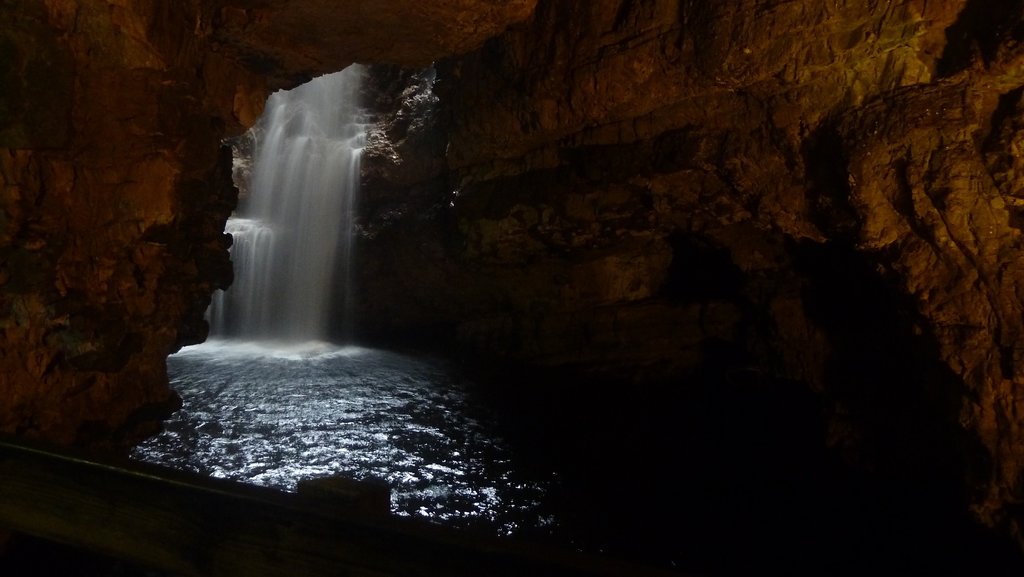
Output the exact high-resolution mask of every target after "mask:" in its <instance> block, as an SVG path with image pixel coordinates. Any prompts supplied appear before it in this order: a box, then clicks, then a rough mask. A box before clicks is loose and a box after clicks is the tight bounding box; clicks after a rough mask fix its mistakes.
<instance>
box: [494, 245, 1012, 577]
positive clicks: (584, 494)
mask: <svg viewBox="0 0 1024 577" xmlns="http://www.w3.org/2000/svg"><path fill="white" fill-rule="evenodd" d="M675 244H676V245H677V246H676V248H677V249H678V250H679V252H680V253H681V254H682V255H683V257H684V258H685V254H686V253H687V252H688V251H689V252H691V253H693V254H696V253H701V254H703V255H705V256H707V255H708V254H710V253H709V250H710V251H711V252H713V250H712V249H708V247H703V246H697V245H694V244H693V243H692V242H690V241H686V240H684V239H676V241H675ZM790 248H791V251H792V252H791V254H793V255H794V258H795V265H796V267H797V268H798V269H799V271H800V273H801V274H802V275H803V278H804V279H805V289H804V294H803V300H804V302H805V303H806V307H807V312H808V314H809V316H810V317H811V320H812V321H813V322H814V323H815V324H816V325H818V326H819V327H821V329H822V330H823V331H824V332H825V334H826V335H827V338H828V340H829V344H830V350H833V351H834V352H833V353H832V354H831V356H830V358H828V359H827V360H826V379H827V380H828V381H829V383H828V386H827V387H826V390H828V391H829V393H828V394H827V396H821V395H819V394H816V393H814V392H812V390H811V389H810V388H809V387H808V385H807V384H805V383H799V382H793V381H789V380H786V379H781V378H776V377H773V376H771V375H770V374H767V373H766V372H763V371H761V370H758V369H756V368H752V367H756V365H752V364H751V358H752V355H751V354H749V353H748V352H747V351H744V350H741V345H739V344H734V343H722V342H709V343H707V344H706V345H705V348H706V350H705V351H704V355H703V358H704V359H705V362H704V364H703V365H702V368H700V369H699V370H696V371H695V372H693V373H692V374H689V375H685V376H680V377H678V378H676V379H669V380H664V381H661V382H656V383H648V384H644V385H639V384H635V383H626V382H621V381H616V380H602V379H596V378H581V377H579V376H578V375H570V374H556V373H553V372H550V371H548V372H543V373H542V372H539V371H533V370H518V371H515V370H506V369H503V370H502V372H503V376H502V377H500V378H499V377H497V376H495V375H494V374H493V373H491V374H485V375H482V376H479V377H478V379H479V380H481V381H483V380H484V379H488V380H491V381H498V382H499V383H500V384H501V385H503V386H500V387H497V388H496V392H493V393H492V395H493V404H494V405H495V406H496V407H499V408H500V409H499V410H501V411H502V421H503V423H504V426H505V427H506V429H507V431H506V434H507V437H508V439H509V440H510V441H511V442H512V443H513V445H514V447H515V450H516V451H517V452H518V453H519V456H518V457H519V459H520V460H521V461H522V462H525V463H528V466H530V467H537V468H538V469H539V470H541V471H547V470H554V471H558V472H559V475H560V479H561V485H560V486H559V487H558V489H557V490H556V493H555V494H554V495H553V496H552V501H553V502H554V504H555V508H556V514H557V516H558V518H560V519H561V524H560V525H559V526H558V527H556V528H554V529H544V530H543V531H541V532H538V533H536V534H533V535H527V538H532V539H540V540H545V541H551V540H553V541H555V542H560V543H567V544H569V546H571V547H575V548H578V549H582V550H586V551H603V552H605V553H607V554H611V555H617V556H623V557H627V558H631V559H634V560H639V561H642V562H646V563H652V564H654V565H658V566H662V567H673V568H676V569H678V570H680V571H683V572H692V573H697V574H708V575H895V574H901V575H926V574H935V575H938V574H942V575H1020V574H1024V573H1022V572H1024V558H1022V556H1021V554H1020V552H1019V551H1018V550H1017V549H1016V547H1014V546H1013V544H1012V543H1011V542H1010V541H1009V540H1006V539H1004V538H1002V537H998V536H996V535H995V534H994V533H993V532H991V531H990V530H988V529H986V528H984V527H981V526H980V525H978V524H976V523H975V522H974V521H973V520H972V519H970V518H969V517H968V515H967V513H966V512H965V510H966V506H965V502H966V498H967V495H965V490H964V486H965V485H964V479H965V478H969V477H970V476H971V475H972V474H976V471H980V470H984V464H983V463H971V462H969V460H968V458H967V457H966V455H972V454H980V451H978V450H977V447H973V446H965V445H970V444H971V443H970V442H969V441H965V440H964V439H963V438H962V437H963V435H962V434H957V429H956V427H955V423H956V414H957V411H958V406H957V404H956V403H957V401H956V399H957V398H958V395H959V394H960V392H959V391H958V386H959V384H958V381H957V380H956V379H955V378H954V377H953V376H952V375H951V374H949V371H948V369H946V368H944V367H941V366H938V363H936V362H935V361H934V359H935V358H937V355H936V353H935V352H934V346H935V344H934V342H933V340H932V339H930V338H929V336H928V335H927V334H921V333H920V331H919V330H916V329H915V327H914V319H913V317H912V315H910V314H908V313H907V312H905V311H908V310H912V308H911V307H909V306H907V304H906V303H902V302H901V300H900V297H899V296H898V293H897V292H896V291H895V290H893V289H892V287H890V285H889V284H888V283H887V281H886V279H885V278H884V277H883V276H881V275H879V274H877V273H875V272H873V269H871V268H870V267H872V266H873V264H872V263H870V262H869V261H868V259H867V258H866V257H865V256H864V255H861V254H858V253H857V252H856V251H854V250H853V249H851V248H848V247H844V246H842V245H835V244H816V243H807V244H806V245H802V244H801V245H794V246H792V247H790ZM705 272H706V273H707V274H708V275H709V278H710V279H711V280H713V281H715V282H720V284H722V285H723V286H725V287H726V288H730V289H736V287H737V286H738V283H739V282H740V281H739V280H738V279H737V278H736V277H735V275H736V272H735V271H733V270H731V269H729V268H728V266H727V265H726V263H722V262H721V261H719V265H716V266H714V267H711V269H710V270H708V271H705ZM865 279H867V280H865ZM670 282H671V281H670ZM676 296H677V297H680V298H686V297H699V296H700V295H684V294H678V295H676ZM901 311H902V312H901ZM830 427H831V428H830ZM829 435H831V436H832V438H833V446H826V439H827V438H828V436H829Z"/></svg>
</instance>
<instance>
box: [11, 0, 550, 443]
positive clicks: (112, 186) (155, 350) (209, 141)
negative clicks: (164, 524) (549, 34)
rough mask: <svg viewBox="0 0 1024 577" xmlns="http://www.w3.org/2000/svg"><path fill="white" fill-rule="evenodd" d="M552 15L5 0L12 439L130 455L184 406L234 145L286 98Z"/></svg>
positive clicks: (222, 259)
mask: <svg viewBox="0 0 1024 577" xmlns="http://www.w3.org/2000/svg"><path fill="white" fill-rule="evenodd" d="M532 7H533V2H531V1H530V0H516V1H513V2H489V1H483V2H478V1H472V2H466V1H462V0H452V1H447V2H437V3H431V4H430V5H429V6H426V5H423V4H422V3H418V2H373V3H370V2H355V3H351V2H350V3H346V5H345V11H343V10H341V9H340V8H339V7H338V6H336V5H335V3H332V2H316V1H306V0H301V1H300V0H296V1H292V2H264V1H251V2H247V1H229V0H224V1H218V2H200V1H198V0H188V1H184V2H163V1H157V0H74V1H68V0H32V1H29V2H22V1H21V0H3V1H2V2H0V85H2V86H3V87H4V88H3V90H2V91H0V185H2V189H3V195H2V197H0V345H2V346H0V398H2V399H3V402H2V404H0V433H8V434H16V435H23V436H27V437H37V438H45V439H48V440H50V441H54V442H58V443H64V444H72V443H74V444H79V445H88V446H93V447H106V448H109V449H115V450H116V449H122V450H123V448H124V447H126V446H130V445H131V444H132V443H133V442H135V441H137V440H138V439H139V438H142V436H144V435H146V434H150V433H152V432H153V431H155V428H156V427H157V426H158V425H159V420H160V418H161V416H162V415H165V414H167V412H168V411H169V410H172V409H173V408H174V407H175V406H176V401H177V398H176V396H175V395H174V393H173V392H172V391H171V390H170V389H169V388H168V384H167V375H166V368H165V359H166V357H167V355H168V354H170V353H171V352H173V351H175V350H177V349H178V348H179V347H181V346H182V345H185V344H189V343H196V342H201V341H202V340H203V339H204V338H205V337H206V332H207V326H206V322H205V321H204V320H203V318H202V315H203V312H204V310H205V308H206V306H207V304H208V303H209V300H210V294H211V292H212V291H213V290H214V289H215V288H217V287H224V286H227V284H228V283H229V282H230V280H231V267H230V262H229V260H228V253H227V248H228V246H229V245H230V238H229V237H228V236H226V235H224V234H223V230H224V221H225V219H226V218H227V216H228V215H229V214H230V212H231V210H232V209H233V207H234V204H235V202H236V195H237V193H236V191H235V190H234V188H233V186H232V183H231V177H230V173H231V157H230V153H229V152H227V151H226V150H224V149H222V148H221V140H222V139H223V138H224V137H225V136H230V135H234V134H238V133H239V132H241V131H242V130H243V129H244V128H245V127H247V126H249V125H251V124H252V123H253V122H254V121H255V119H256V118H258V116H259V114H260V112H261V110H262V106H263V103H264V101H265V99H266V97H267V95H268V93H269V91H270V90H272V89H276V88H280V87H291V86H294V85H296V84H298V83H300V82H303V81H305V80H307V79H309V78H311V77H312V76H313V75H316V74H322V73H325V72H331V71H335V70H339V69H341V68H344V67H345V66H347V65H348V64H350V63H352V62H354V61H356V60H360V59H376V60H381V61H389V62H396V63H399V64H403V63H404V64H417V63H423V62H429V61H431V60H432V59H434V58H437V57H440V56H443V55H447V54H450V53H456V52H460V51H466V50H469V49H471V48H473V47H475V46H477V45H478V44H479V43H480V42H482V41H483V40H484V39H485V38H487V37H490V36H492V35H494V34H496V33H497V32H499V31H501V30H503V29H504V28H505V27H506V26H507V25H508V24H509V23H510V22H513V21H516V20H519V19H522V18H525V17H526V16H527V15H528V14H529V13H530V11H531V10H532ZM409 14H415V15H416V18H408V15H409ZM332 29H337V30H339V31H342V32H344V33H343V34H340V33H333V34H328V33H327V32H328V31H329V30H332Z"/></svg>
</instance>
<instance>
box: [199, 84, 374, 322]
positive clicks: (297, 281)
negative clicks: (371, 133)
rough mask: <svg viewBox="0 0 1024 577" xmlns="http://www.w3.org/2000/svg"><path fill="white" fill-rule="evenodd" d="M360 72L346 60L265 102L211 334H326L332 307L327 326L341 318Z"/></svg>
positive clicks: (360, 137)
mask: <svg viewBox="0 0 1024 577" xmlns="http://www.w3.org/2000/svg"><path fill="white" fill-rule="evenodd" d="M362 75H363V69H362V67H360V66H350V67H349V68H346V69H345V70H343V71H341V72H337V73H335V74H329V75H326V76H321V77H320V78H317V79H314V80H312V81H311V82H308V83H306V84H304V85H302V86H300V87H298V88H295V89H294V90H290V91H280V92H276V93H275V94H273V95H272V96H271V97H270V99H269V100H268V101H267V106H266V110H265V111H264V114H263V117H262V118H261V119H260V122H259V124H258V125H257V127H256V131H255V133H256V134H257V141H256V146H255V153H254V156H253V158H254V164H253V172H252V180H251V183H250V188H249V190H250V192H249V195H248V197H247V198H244V199H243V200H242V203H241V205H240V206H239V210H238V211H236V214H235V216H234V217H232V218H231V219H229V220H228V223H227V226H226V229H225V230H226V232H229V233H231V235H232V236H233V237H234V245H233V246H232V248H231V259H232V261H233V262H234V266H235V280H234V283H233V284H232V286H231V287H230V288H229V289H228V290H227V291H225V292H223V293H221V292H218V293H217V294H216V295H214V299H213V303H212V304H211V306H210V311H209V319H210V329H211V330H210V332H211V334H212V335H214V336H221V337H233V338H243V339H274V340H283V341H292V342H295V341H310V340H325V339H326V338H327V337H328V336H329V335H328V333H329V327H330V326H331V324H332V312H333V311H335V310H339V311H340V312H341V315H340V316H341V318H340V319H339V320H335V321H334V324H335V325H343V323H346V322H348V319H349V318H350V315H349V314H347V310H346V309H347V308H348V306H349V305H348V300H349V295H348V294H347V293H348V290H349V288H348V287H349V285H350V279H349V278H348V277H349V276H350V275H349V271H350V260H351V245H352V238H351V237H352V224H353V211H354V209H355V202H356V194H357V192H358V188H359V157H360V153H361V152H362V147H363V145H364V142H365V131H364V124H363V122H362V120H363V119H362V118H361V114H360V108H359V102H358V91H359V85H360V79H361V77H362ZM336 287H341V288H340V289H338V288H336Z"/></svg>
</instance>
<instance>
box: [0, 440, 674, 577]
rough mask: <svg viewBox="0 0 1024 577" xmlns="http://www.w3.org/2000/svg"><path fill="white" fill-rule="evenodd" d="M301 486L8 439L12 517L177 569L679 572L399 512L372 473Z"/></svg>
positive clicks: (1, 490) (18, 523)
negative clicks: (287, 487) (367, 481)
mask: <svg viewBox="0 0 1024 577" xmlns="http://www.w3.org/2000/svg"><path fill="white" fill-rule="evenodd" d="M301 489H302V490H300V492H299V493H285V492H280V491H275V490H271V489H264V488H261V487H254V486H251V485H244V484H241V483H236V482H231V481H225V480H218V479H210V478H207V477H202V476H199V475H192V474H188V473H183V472H180V471H174V470H170V469H166V468H163V467H156V466H150V465H146V464H141V463H135V462H131V461H124V462H120V461H113V460H101V459H95V458H92V457H89V456H85V455H82V454H74V453H70V452H67V451H65V450H54V449H51V448H47V447H44V446H39V445H30V444H24V443H22V442H20V441H14V440H9V439H0V527H5V528H8V529H11V530H15V531H19V532H22V533H26V534H30V535H34V536H37V537H41V538H44V539H49V540H52V541H57V542H61V543H67V544H71V545H75V546H78V547H82V548H86V549H89V550H92V551H95V552H98V553H102V554H105V555H109V556H112V557H116V558H120V559H123V560H126V561H131V562H133V563H136V564H139V565H141V566H145V567H150V568H152V569H157V570H162V571H167V572H170V573H172V574H175V575H181V576H189V577H191V576H196V577H216V576H231V577H235V576H239V577H261V576H289V577H291V576H308V577H317V576H341V575H345V576H366V577H369V576H374V577H383V576H403V577H404V576H415V575H423V576H427V575H431V576H432V575H446V576H448V575H451V576H473V577H484V576H492V575H494V576H512V575H524V576H529V577H539V576H543V575H559V576H581V577H582V576H612V575H621V576H629V577H633V576H637V577H642V576H651V577H656V576H662V577H665V576H668V575H674V576H675V577H679V576H678V574H676V573H669V572H663V571H660V570H654V569H649V568H646V567H640V566H634V565H631V564H628V563H625V562H621V561H618V560H614V559H606V558H603V557H592V556H586V555H582V554H576V553H573V552H569V551H562V550H557V549H551V548H547V547H541V546H534V545H528V544H519V543H515V542H511V541H504V540H500V539H496V538H495V539H488V538H478V537H474V536H469V535H464V534H462V533H460V532H458V531H454V530H446V529H444V528H440V527H435V526H430V525H426V524H423V523H419V522H416V521H413V520H409V519H402V518H396V517H391V516H389V515H388V513H387V491H386V489H384V490H382V489H381V488H380V487H375V486H372V485H363V484H359V483H352V482H343V481H327V482H318V483H313V484H312V485H306V486H304V487H302V488H301ZM2 563H3V560H2V558H0V573H2V572H3V571H2V568H3V567H2Z"/></svg>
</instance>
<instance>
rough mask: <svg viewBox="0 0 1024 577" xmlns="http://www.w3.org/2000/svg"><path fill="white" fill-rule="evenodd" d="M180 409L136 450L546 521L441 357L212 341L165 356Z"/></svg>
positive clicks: (446, 519)
mask: <svg viewBox="0 0 1024 577" xmlns="http://www.w3.org/2000/svg"><path fill="white" fill-rule="evenodd" d="M168 372H169V374H170V376H171V386H172V387H173V388H174V389H175V390H177V391H178V393H179V394H180V395H181V397H182V399H183V403H184V404H183V407H182V409H181V410H180V411H178V412H177V413H175V415H173V416H172V417H171V419H170V420H169V421H168V422H167V423H166V426H165V431H164V432H163V433H162V434H160V435H159V436H157V437H154V438H152V439H149V440H148V441H146V442H145V443H143V444H141V445H139V446H138V447H137V448H136V450H135V452H134V457H135V458H137V459H139V460H143V461H147V462H152V463H157V464H161V465H167V466H171V467H176V468H181V469H186V470H191V471H195V472H199V473H203V474H207V475H210V476H212V477H219V478H228V479H234V480H238V481H244V482H248V483H253V484H257V485H264V486H269V487H276V488H279V489H284V490H289V491H291V490H294V489H295V486H296V484H297V483H298V481H299V480H301V479H308V478H315V477H324V476H330V475H344V476H347V477H350V478H354V479H373V480H377V481H382V482H384V483H386V484H388V485H389V486H390V487H391V489H392V498H391V507H392V511H393V512H394V513H395V514H398V515H403V516H418V517H425V518H428V519H431V520H434V521H437V522H443V523H446V524H449V525H455V526H462V527H477V528H483V529H486V530H490V531H491V532H494V533H499V534H513V533H515V532H516V531H517V529H518V528H519V527H525V526H527V525H533V526H537V524H538V523H540V524H541V525H545V524H547V525H550V524H552V523H553V521H552V520H551V516H550V514H548V513H547V512H545V511H544V496H545V494H546V493H547V491H548V489H549V488H550V485H551V483H552V479H528V478H523V476H522V475H521V474H520V473H519V472H518V471H517V470H516V469H515V466H514V463H513V460H512V459H511V455H510V452H509V449H508V447H506V446H505V445H504V443H503V442H502V440H501V438H500V437H499V436H498V434H497V431H496V428H495V423H494V420H493V418H492V416H491V415H489V414H488V412H487V411H486V409H484V408H483V407H482V406H480V405H478V404H476V403H475V402H474V400H473V397H472V394H471V391H470V390H469V389H467V386H466V384H465V383H464V382H463V381H462V380H461V379H459V378H458V377H457V375H456V374H455V372H454V371H453V370H452V369H451V368H450V367H449V366H447V365H446V364H445V363H443V362H440V361H436V360H432V359H421V358H414V357H410V356H406V355H400V354H397V353H393V352H388V351H382V350H376V349H368V348H362V347H336V346H332V345H329V344H327V343H322V342H313V343H304V344H300V345H295V344H289V345H281V344H279V343H234V342H230V341H214V342H209V343H206V344H203V345H200V346H196V347H188V348H186V349H183V350H182V351H181V352H180V353H178V354H176V355H173V356H172V357H170V358H169V359H168Z"/></svg>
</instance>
